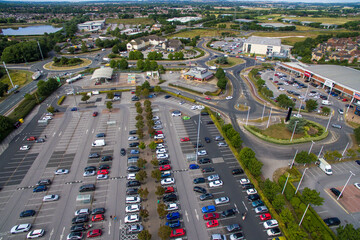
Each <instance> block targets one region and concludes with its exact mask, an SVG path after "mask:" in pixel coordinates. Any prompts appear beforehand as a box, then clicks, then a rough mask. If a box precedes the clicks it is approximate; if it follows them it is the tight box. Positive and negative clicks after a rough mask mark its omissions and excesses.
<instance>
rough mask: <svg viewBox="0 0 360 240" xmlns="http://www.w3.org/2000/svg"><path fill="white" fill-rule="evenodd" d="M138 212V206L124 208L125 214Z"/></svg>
mask: <svg viewBox="0 0 360 240" xmlns="http://www.w3.org/2000/svg"><path fill="white" fill-rule="evenodd" d="M138 211H140V205H139V204H133V205H129V206H127V207H126V208H125V212H127V213H132V212H138Z"/></svg>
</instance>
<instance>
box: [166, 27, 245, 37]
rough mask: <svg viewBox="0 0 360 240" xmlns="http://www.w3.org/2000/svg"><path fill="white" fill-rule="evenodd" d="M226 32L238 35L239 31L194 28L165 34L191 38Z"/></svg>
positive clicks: (218, 34) (212, 35) (215, 35)
mask: <svg viewBox="0 0 360 240" xmlns="http://www.w3.org/2000/svg"><path fill="white" fill-rule="evenodd" d="M223 32H228V33H231V34H235V35H239V32H237V31H232V30H217V29H194V30H190V31H185V32H179V33H175V34H172V35H169V36H167V38H173V37H185V38H193V37H195V36H200V37H217V36H221V33H223Z"/></svg>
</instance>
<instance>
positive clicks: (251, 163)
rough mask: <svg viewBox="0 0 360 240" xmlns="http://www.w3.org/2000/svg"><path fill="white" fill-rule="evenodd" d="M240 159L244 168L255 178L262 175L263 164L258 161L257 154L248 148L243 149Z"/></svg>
mask: <svg viewBox="0 0 360 240" xmlns="http://www.w3.org/2000/svg"><path fill="white" fill-rule="evenodd" d="M239 157H240V160H241V162H242V163H243V164H244V166H245V167H246V168H247V169H248V170H249V171H250V173H251V174H252V175H253V176H254V177H258V176H260V175H261V168H262V166H263V163H262V162H260V161H259V160H257V158H256V157H255V152H254V151H253V150H252V149H251V148H248V147H245V148H243V149H241V151H240V152H239Z"/></svg>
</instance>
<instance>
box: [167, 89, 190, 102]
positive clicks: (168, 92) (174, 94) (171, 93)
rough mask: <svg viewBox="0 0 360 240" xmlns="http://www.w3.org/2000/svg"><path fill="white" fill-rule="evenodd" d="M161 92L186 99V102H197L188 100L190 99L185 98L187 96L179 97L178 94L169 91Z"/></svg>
mask: <svg viewBox="0 0 360 240" xmlns="http://www.w3.org/2000/svg"><path fill="white" fill-rule="evenodd" d="M161 91H162V92H164V93H167V94H170V95H173V96H175V97H178V98H182V99H184V100H186V101H189V102H193V103H195V102H196V100H195V99H192V98H188V97H185V96H183V95H179V94H176V93H173V92H170V91H167V90H161Z"/></svg>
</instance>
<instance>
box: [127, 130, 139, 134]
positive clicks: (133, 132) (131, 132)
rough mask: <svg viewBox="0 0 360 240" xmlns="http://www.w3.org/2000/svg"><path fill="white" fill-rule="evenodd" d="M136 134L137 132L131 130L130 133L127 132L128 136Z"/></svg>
mask: <svg viewBox="0 0 360 240" xmlns="http://www.w3.org/2000/svg"><path fill="white" fill-rule="evenodd" d="M136 133H137V130H131V131H129V134H130V135H134V134H136Z"/></svg>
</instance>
